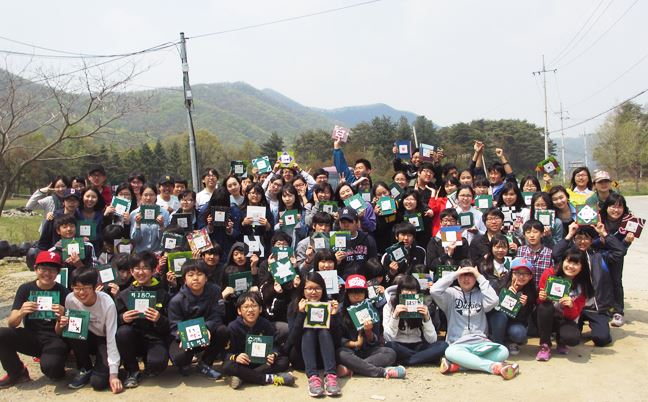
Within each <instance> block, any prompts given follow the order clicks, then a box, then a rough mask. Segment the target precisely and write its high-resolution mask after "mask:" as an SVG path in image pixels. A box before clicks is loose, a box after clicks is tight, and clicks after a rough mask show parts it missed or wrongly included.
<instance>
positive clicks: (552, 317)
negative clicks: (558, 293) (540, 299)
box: [536, 302, 581, 346]
mask: <svg viewBox="0 0 648 402" xmlns="http://www.w3.org/2000/svg"><path fill="white" fill-rule="evenodd" d="M536 311H537V314H538V333H539V335H540V344H543V343H546V344H547V345H549V346H551V334H552V333H553V332H556V342H557V343H558V344H559V345H568V346H576V345H578V342H580V336H581V331H580V329H579V328H578V323H576V322H575V321H572V320H567V319H565V318H562V317H558V316H556V308H555V307H554V305H553V303H550V302H546V303H540V304H538V307H537V308H536Z"/></svg>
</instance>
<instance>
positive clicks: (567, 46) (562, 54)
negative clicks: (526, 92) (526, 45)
mask: <svg viewBox="0 0 648 402" xmlns="http://www.w3.org/2000/svg"><path fill="white" fill-rule="evenodd" d="M604 1H605V0H601V1H600V2H599V3H598V5H597V6H596V7H595V8H594V11H592V13H591V14H590V16H589V17H588V18H587V20H586V21H585V23H584V24H583V26H581V27H580V29H579V30H578V32H576V34H575V35H574V36H573V37H572V38H571V40H570V41H569V42H568V43H567V45H566V46H565V47H564V48H563V49H562V50H561V51H560V52H558V54H557V55H556V57H555V58H554V59H553V60H551V61H550V62H549V65H550V66H552V65H553V64H554V63H557V62H558V61H560V60H561V59H562V58H563V57H565V56H566V55H567V54H569V52H568V51H567V49H570V46H571V44H572V43H573V42H574V40H576V38H577V37H578V35H580V33H581V32H583V29H585V27H586V26H587V24H588V23H589V22H590V20H591V19H592V17H593V16H594V14H596V11H597V10H598V9H599V7H601V4H603V2H604ZM613 1H614V0H611V1H610V3H609V4H608V5H607V7H606V8H605V10H603V12H602V13H601V15H599V17H598V18H597V19H596V21H594V23H593V24H592V25H591V26H590V28H589V29H588V31H587V32H585V34H584V35H583V36H582V37H581V39H580V40H579V41H578V42H577V43H576V44H574V46H572V47H571V49H572V50H573V49H574V48H575V47H576V46H577V45H578V43H580V41H582V40H583V38H585V35H587V33H588V32H589V31H590V30H591V29H592V27H593V26H594V25H596V22H597V21H598V20H599V19H600V18H601V16H602V15H603V14H605V11H606V10H607V9H608V8H609V7H610V5H611V4H612V2H613Z"/></svg>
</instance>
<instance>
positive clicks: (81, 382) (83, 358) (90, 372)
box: [55, 267, 123, 393]
mask: <svg viewBox="0 0 648 402" xmlns="http://www.w3.org/2000/svg"><path fill="white" fill-rule="evenodd" d="M98 276H99V274H98V271H97V270H96V269H95V268H92V267H81V268H77V269H75V270H74V272H72V278H71V280H70V283H71V285H72V293H70V294H68V295H67V297H66V299H65V308H66V309H67V310H82V311H86V312H88V313H90V320H89V325H88V336H87V338H86V339H71V338H66V340H67V341H68V343H69V345H70V347H71V348H72V351H73V352H74V356H75V357H76V362H77V368H78V369H79V373H78V375H77V376H76V377H74V379H73V380H72V382H70V383H69V384H68V387H70V388H72V389H79V388H82V387H84V386H85V385H86V384H88V383H90V384H91V385H92V388H94V389H95V390H96V391H100V390H104V389H106V388H108V387H110V389H111V391H112V392H113V393H119V392H121V391H122V390H123V386H122V382H121V380H120V379H119V378H118V377H117V372H118V370H119V363H120V360H119V351H118V350H117V342H116V340H115V334H116V332H117V310H116V309H115V303H114V302H113V299H112V298H111V297H110V296H109V295H108V294H106V293H104V292H97V291H95V287H96V286H97V278H98ZM68 324H69V319H68V317H67V316H61V318H60V320H59V321H58V322H57V323H56V327H55V330H56V333H57V334H59V335H60V334H62V332H63V330H64V329H65V328H66V327H67V326H68ZM91 355H95V357H96V359H95V363H94V365H93V364H92V360H91V359H90V356H91Z"/></svg>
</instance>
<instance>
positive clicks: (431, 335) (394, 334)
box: [383, 292, 437, 343]
mask: <svg viewBox="0 0 648 402" xmlns="http://www.w3.org/2000/svg"><path fill="white" fill-rule="evenodd" d="M385 294H386V296H387V300H388V301H387V304H385V306H384V307H383V335H384V336H385V340H386V341H391V342H400V343H416V342H421V341H422V340H423V339H422V338H421V330H422V331H423V338H425V341H426V342H428V343H432V342H436V340H437V333H436V329H434V324H432V320H431V319H430V320H427V322H426V321H423V320H421V321H423V326H422V327H421V329H419V328H410V327H408V326H407V325H406V326H405V329H404V330H400V329H398V322H399V321H400V319H398V318H393V314H394V309H393V307H392V305H391V295H389V294H387V292H385ZM394 307H395V306H394Z"/></svg>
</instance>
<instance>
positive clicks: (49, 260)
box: [35, 251, 63, 268]
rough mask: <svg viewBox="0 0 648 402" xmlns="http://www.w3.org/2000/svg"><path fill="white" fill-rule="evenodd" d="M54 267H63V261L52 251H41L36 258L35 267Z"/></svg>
mask: <svg viewBox="0 0 648 402" xmlns="http://www.w3.org/2000/svg"><path fill="white" fill-rule="evenodd" d="M40 264H43V265H54V266H57V267H59V268H60V267H62V266H63V261H62V260H61V255H60V254H59V253H57V252H54V251H41V252H40V253H38V255H37V256H36V263H35V265H40Z"/></svg>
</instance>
